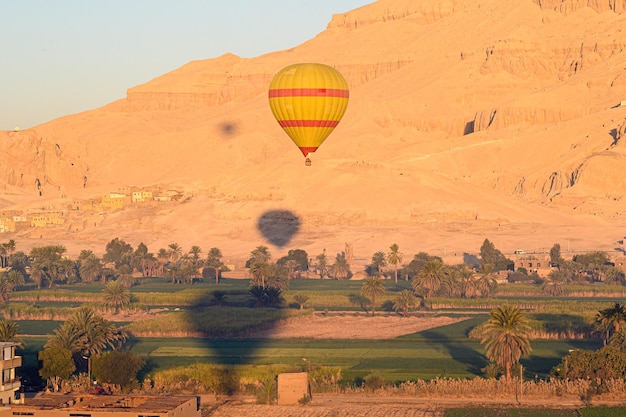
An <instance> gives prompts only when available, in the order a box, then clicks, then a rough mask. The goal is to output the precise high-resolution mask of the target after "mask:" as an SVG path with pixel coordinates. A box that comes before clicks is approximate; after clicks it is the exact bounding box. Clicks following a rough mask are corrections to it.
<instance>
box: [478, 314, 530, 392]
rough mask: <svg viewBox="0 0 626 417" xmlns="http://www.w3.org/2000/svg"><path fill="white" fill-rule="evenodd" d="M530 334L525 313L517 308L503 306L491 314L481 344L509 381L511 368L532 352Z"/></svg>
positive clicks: (488, 356)
mask: <svg viewBox="0 0 626 417" xmlns="http://www.w3.org/2000/svg"><path fill="white" fill-rule="evenodd" d="M529 332H530V326H529V325H528V321H527V320H526V317H524V313H523V312H522V310H520V309H519V308H517V307H515V306H510V305H503V306H500V307H496V308H494V309H493V310H491V313H489V320H488V321H487V323H486V324H485V326H484V337H483V339H482V340H481V342H480V343H481V344H483V345H485V349H486V355H487V358H488V359H489V360H490V361H492V362H494V363H496V364H497V365H500V366H502V367H503V368H504V370H505V375H506V379H507V380H510V379H511V367H512V366H513V365H515V364H516V363H518V362H519V360H520V358H521V357H522V356H526V355H528V354H529V353H530V352H531V350H532V349H531V347H530V339H529V337H528V334H529Z"/></svg>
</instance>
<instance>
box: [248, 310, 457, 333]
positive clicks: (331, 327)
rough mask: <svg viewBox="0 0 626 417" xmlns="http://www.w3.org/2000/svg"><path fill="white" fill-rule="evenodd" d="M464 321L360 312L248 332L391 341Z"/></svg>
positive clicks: (297, 319) (289, 321)
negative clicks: (374, 314)
mask: <svg viewBox="0 0 626 417" xmlns="http://www.w3.org/2000/svg"><path fill="white" fill-rule="evenodd" d="M462 320H465V318H462V317H454V318H452V317H445V316H437V315H428V316H420V317H416V316H409V317H399V316H398V315H395V314H394V315H382V314H380V313H379V315H377V316H374V317H371V316H367V315H365V314H363V313H360V314H359V313H357V314H355V313H345V314H340V315H337V314H332V315H331V314H323V313H316V314H312V315H308V316H304V317H294V318H290V319H287V320H283V321H281V322H280V323H279V324H278V325H277V326H275V327H273V328H272V329H271V330H259V331H256V332H252V333H251V334H250V336H251V337H272V338H286V339H287V338H314V339H391V338H394V337H398V336H402V335H406V334H411V333H416V332H421V331H423V330H428V329H432V328H434V327H440V326H446V325H448V324H452V323H456V322H459V321H462Z"/></svg>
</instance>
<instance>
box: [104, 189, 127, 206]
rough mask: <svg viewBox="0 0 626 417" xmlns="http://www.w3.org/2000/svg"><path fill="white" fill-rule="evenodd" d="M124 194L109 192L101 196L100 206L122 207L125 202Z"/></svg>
mask: <svg viewBox="0 0 626 417" xmlns="http://www.w3.org/2000/svg"><path fill="white" fill-rule="evenodd" d="M127 198H128V197H127V196H126V194H119V193H109V194H105V195H103V196H102V203H101V204H102V207H105V208H109V209H114V210H115V209H122V208H124V206H125V205H126V202H127Z"/></svg>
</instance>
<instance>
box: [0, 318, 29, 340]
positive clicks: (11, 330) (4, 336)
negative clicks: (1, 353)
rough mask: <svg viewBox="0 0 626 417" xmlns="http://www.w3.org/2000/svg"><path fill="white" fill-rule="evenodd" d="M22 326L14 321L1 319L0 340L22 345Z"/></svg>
mask: <svg viewBox="0 0 626 417" xmlns="http://www.w3.org/2000/svg"><path fill="white" fill-rule="evenodd" d="M19 333H20V326H19V324H17V323H16V322H14V321H8V320H0V342H14V343H16V344H17V345H18V346H20V347H22V346H23V344H24V342H23V341H22V339H21V338H20V337H19V336H18V334H19Z"/></svg>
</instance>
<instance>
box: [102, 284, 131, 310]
mask: <svg viewBox="0 0 626 417" xmlns="http://www.w3.org/2000/svg"><path fill="white" fill-rule="evenodd" d="M102 292H103V293H104V304H105V305H106V306H107V307H113V308H114V309H115V314H117V313H119V311H120V308H125V307H128V306H129V305H130V301H131V295H130V292H129V291H128V289H126V287H125V286H124V284H122V282H121V281H111V282H109V283H108V284H107V285H106V287H104V290H102Z"/></svg>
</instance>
